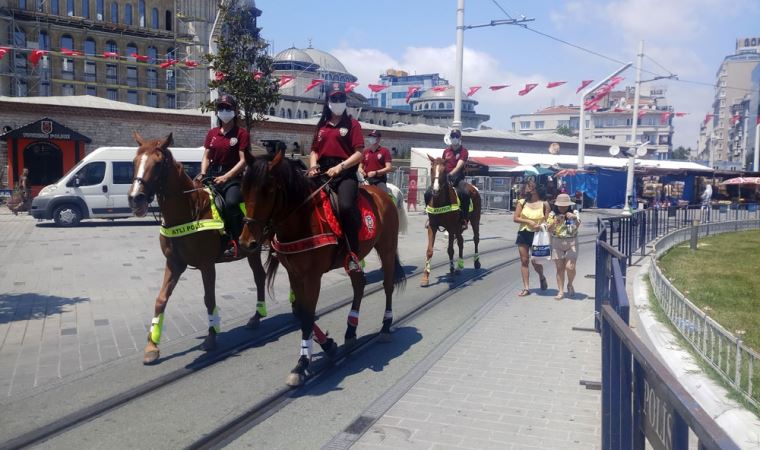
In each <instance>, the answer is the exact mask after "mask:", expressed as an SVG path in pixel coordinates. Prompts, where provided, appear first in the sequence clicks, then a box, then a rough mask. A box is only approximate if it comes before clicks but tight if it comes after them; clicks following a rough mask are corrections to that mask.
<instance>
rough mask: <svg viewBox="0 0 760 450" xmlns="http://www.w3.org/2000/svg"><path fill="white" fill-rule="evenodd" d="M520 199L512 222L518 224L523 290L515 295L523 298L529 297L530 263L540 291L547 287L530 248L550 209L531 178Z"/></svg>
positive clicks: (542, 272) (542, 269)
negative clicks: (535, 274)
mask: <svg viewBox="0 0 760 450" xmlns="http://www.w3.org/2000/svg"><path fill="white" fill-rule="evenodd" d="M521 197H522V198H521V199H520V200H518V201H517V207H516V209H515V214H514V218H513V221H514V222H515V223H519V224H520V228H519V229H518V231H517V240H516V241H515V244H517V249H518V251H519V253H520V275H521V276H522V282H523V289H522V290H521V291H520V292H519V293H518V294H517V295H518V297H525V296H526V295H530V270H529V267H528V264H529V263H532V265H533V270H535V271H536V273H537V274H538V279H539V283H540V286H541V290H542V291H544V290H546V289H547V288H548V287H549V286H548V284H547V282H546V277H545V276H544V266H542V265H541V264H540V263H539V262H538V261H536V259H535V258H531V257H530V248H531V246H532V245H533V237H534V234H535V232H536V231H538V230H539V229H540V228H541V225H542V224H544V223H545V222H546V218H547V216H548V214H549V212H550V208H549V204H548V203H546V202H545V201H544V193H543V192H542V189H539V188H538V186H536V180H535V179H534V178H533V177H531V178H529V179H528V181H527V182H526V183H525V186H524V187H523V192H522V195H521Z"/></svg>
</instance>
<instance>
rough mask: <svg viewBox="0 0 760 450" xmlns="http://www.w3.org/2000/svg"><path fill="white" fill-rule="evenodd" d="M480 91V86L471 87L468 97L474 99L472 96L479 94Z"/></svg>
mask: <svg viewBox="0 0 760 450" xmlns="http://www.w3.org/2000/svg"><path fill="white" fill-rule="evenodd" d="M479 90H480V86H471V87H470V90H468V91H467V96H468V97H472V95H473V94H475V93H476V92H478V91H479Z"/></svg>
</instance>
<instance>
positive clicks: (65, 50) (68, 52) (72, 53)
mask: <svg viewBox="0 0 760 450" xmlns="http://www.w3.org/2000/svg"><path fill="white" fill-rule="evenodd" d="M61 53H63V54H64V55H66V56H82V52H78V51H76V50H69V49H68V48H61Z"/></svg>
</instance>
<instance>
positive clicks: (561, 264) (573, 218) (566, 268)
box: [546, 194, 581, 300]
mask: <svg viewBox="0 0 760 450" xmlns="http://www.w3.org/2000/svg"><path fill="white" fill-rule="evenodd" d="M572 206H574V203H573V202H572V201H571V200H570V196H569V195H567V194H560V195H558V196H557V200H556V201H555V202H554V208H555V209H554V210H553V211H552V212H551V213H549V217H548V219H547V220H546V224H547V227H548V230H549V231H550V232H551V248H552V250H551V254H552V260H554V263H555V264H556V265H557V295H556V296H555V297H554V299H555V300H562V298H563V297H564V296H565V274H567V295H568V297H570V298H573V297H574V296H575V288H574V287H573V280H574V279H575V262H576V261H577V259H578V228H579V227H580V224H581V220H580V217H579V215H578V211H577V210H575V211H570V208H571V207H572Z"/></svg>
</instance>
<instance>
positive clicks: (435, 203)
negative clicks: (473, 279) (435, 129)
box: [420, 155, 480, 287]
mask: <svg viewBox="0 0 760 450" xmlns="http://www.w3.org/2000/svg"><path fill="white" fill-rule="evenodd" d="M428 159H430V179H431V180H432V181H433V197H432V198H431V200H430V204H429V205H427V206H426V208H425V210H426V211H427V213H428V230H427V231H428V246H427V253H426V255H425V256H426V258H425V271H424V272H423V273H422V280H421V281H420V286H422V287H425V286H427V285H428V284H429V283H430V260H431V259H432V258H433V245H434V244H435V235H436V233H437V232H438V229H439V228H443V229H444V230H446V231H448V233H449V247H448V253H449V274H450V275H454V274H457V273H459V272H460V271H461V270H462V269H464V259H463V257H462V249H463V247H464V238H463V236H462V228H461V221H460V220H459V218H460V215H459V202H458V201H457V193H456V190H455V189H454V187H453V186H451V184H450V183H449V179H448V172H446V170H445V167H446V164H445V163H444V161H443V158H433V157H431V156H430V155H428ZM467 192H468V194H469V195H470V204H471V205H472V212H470V216H469V217H470V226H471V227H472V233H473V238H472V242H474V243H475V256H474V259H475V268H476V269H480V256H479V255H478V243H479V242H480V193H479V192H478V190H477V189H476V188H475V186H473V185H471V184H469V183H468V184H467ZM454 239H456V241H457V245H458V246H459V259H458V260H457V268H456V269H454Z"/></svg>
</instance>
